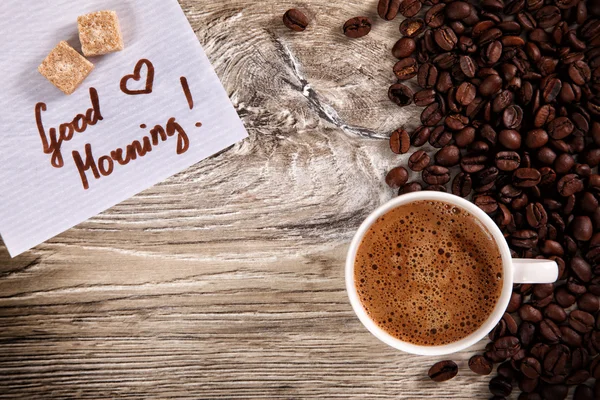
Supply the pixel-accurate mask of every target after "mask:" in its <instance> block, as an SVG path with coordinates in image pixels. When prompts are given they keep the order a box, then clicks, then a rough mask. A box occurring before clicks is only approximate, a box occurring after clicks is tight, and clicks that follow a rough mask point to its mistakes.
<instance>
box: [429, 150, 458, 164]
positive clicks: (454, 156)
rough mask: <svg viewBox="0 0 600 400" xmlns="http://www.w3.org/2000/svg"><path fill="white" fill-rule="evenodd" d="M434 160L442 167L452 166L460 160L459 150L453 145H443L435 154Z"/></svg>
mask: <svg viewBox="0 0 600 400" xmlns="http://www.w3.org/2000/svg"><path fill="white" fill-rule="evenodd" d="M435 162H436V164H438V165H441V166H443V167H453V166H455V165H458V163H459V162H460V150H459V148H458V147H456V146H453V145H448V146H444V147H443V148H442V149H441V150H440V151H438V152H437V153H436V154H435Z"/></svg>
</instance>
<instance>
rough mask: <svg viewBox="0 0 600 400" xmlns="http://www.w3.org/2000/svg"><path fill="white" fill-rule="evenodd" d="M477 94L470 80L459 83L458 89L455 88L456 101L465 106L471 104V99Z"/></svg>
mask: <svg viewBox="0 0 600 400" xmlns="http://www.w3.org/2000/svg"><path fill="white" fill-rule="evenodd" d="M476 94H477V88H476V87H475V85H473V84H472V83H470V82H463V83H461V84H460V86H459V87H458V89H457V90H456V94H455V97H456V101H458V102H459V103H460V104H462V105H463V106H467V105H469V104H471V102H472V101H473V100H475V95H476Z"/></svg>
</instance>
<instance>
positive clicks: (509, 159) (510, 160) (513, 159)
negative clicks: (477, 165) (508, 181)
mask: <svg viewBox="0 0 600 400" xmlns="http://www.w3.org/2000/svg"><path fill="white" fill-rule="evenodd" d="M495 163H496V167H497V168H498V169H499V170H501V171H507V172H510V171H514V170H516V169H517V168H519V165H520V163H521V157H520V156H519V154H518V153H516V152H514V151H501V152H499V153H497V154H496V160H495Z"/></svg>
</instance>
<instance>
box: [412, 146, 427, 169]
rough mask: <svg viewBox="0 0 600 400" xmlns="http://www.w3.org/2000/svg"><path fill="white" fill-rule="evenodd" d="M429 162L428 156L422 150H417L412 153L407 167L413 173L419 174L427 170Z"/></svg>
mask: <svg viewBox="0 0 600 400" xmlns="http://www.w3.org/2000/svg"><path fill="white" fill-rule="evenodd" d="M430 162H431V158H430V157H429V155H428V154H427V153H426V152H424V151H423V150H419V151H416V152H414V153H413V154H412V155H411V156H410V158H409V159H408V167H409V168H410V169H411V170H413V171H415V172H419V171H423V170H424V169H425V168H427V167H428V166H429V163H430Z"/></svg>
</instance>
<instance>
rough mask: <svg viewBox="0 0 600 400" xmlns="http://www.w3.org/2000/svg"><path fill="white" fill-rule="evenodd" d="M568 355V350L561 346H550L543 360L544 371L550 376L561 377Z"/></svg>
mask: <svg viewBox="0 0 600 400" xmlns="http://www.w3.org/2000/svg"><path fill="white" fill-rule="evenodd" d="M570 354H571V352H570V351H569V348H568V347H567V346H565V345H563V344H556V345H553V346H551V347H550V350H549V351H548V354H546V357H545V358H544V363H543V368H544V371H545V372H547V373H548V374H550V375H562V374H563V373H564V372H565V366H566V364H567V361H568V359H569V356H570Z"/></svg>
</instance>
